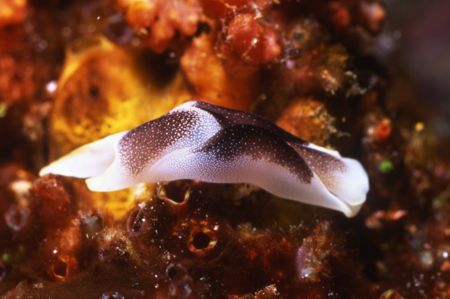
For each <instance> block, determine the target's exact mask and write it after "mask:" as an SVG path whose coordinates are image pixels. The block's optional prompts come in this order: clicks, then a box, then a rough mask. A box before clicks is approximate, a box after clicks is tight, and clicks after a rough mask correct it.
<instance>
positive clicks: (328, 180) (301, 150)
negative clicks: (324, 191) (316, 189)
mask: <svg viewBox="0 0 450 299" xmlns="http://www.w3.org/2000/svg"><path fill="white" fill-rule="evenodd" d="M293 148H294V149H295V150H296V151H297V153H298V154H299V155H300V156H301V157H302V158H303V159H304V160H305V161H306V162H307V163H308V165H309V167H310V168H311V170H312V171H314V172H315V173H316V174H317V176H318V177H319V178H320V180H321V181H322V182H323V183H324V184H325V186H326V187H327V188H329V187H332V186H333V185H334V184H335V183H336V180H335V178H336V176H337V175H338V174H339V173H343V172H344V170H345V165H344V163H343V162H342V161H340V160H339V159H338V158H336V157H333V156H331V155H329V154H327V153H323V152H320V151H317V150H314V149H311V148H308V147H305V146H298V145H293Z"/></svg>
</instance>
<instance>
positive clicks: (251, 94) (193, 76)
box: [181, 35, 258, 110]
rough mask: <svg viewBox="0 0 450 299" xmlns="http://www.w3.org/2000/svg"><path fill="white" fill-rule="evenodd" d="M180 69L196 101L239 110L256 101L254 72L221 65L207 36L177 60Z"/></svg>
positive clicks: (229, 65) (255, 76) (195, 41)
mask: <svg viewBox="0 0 450 299" xmlns="http://www.w3.org/2000/svg"><path fill="white" fill-rule="evenodd" d="M181 67H182V69H183V71H184V73H185V75H186V77H187V79H188V81H189V82H190V83H191V84H192V86H193V88H194V90H195V95H196V96H197V97H200V98H205V99H208V100H209V101H211V102H213V103H216V104H220V105H222V106H226V107H230V108H240V109H243V110H248V109H249V108H250V103H251V102H252V101H253V100H254V98H255V97H256V94H257V93H256V92H257V83H258V76H257V71H258V69H257V68H254V67H251V66H243V65H239V64H233V63H226V62H224V61H222V60H221V59H220V58H219V57H217V56H216V53H215V51H214V47H213V42H212V40H211V38H209V37H208V36H207V35H201V36H200V37H198V38H196V39H195V40H194V41H193V43H192V45H191V47H190V48H188V49H187V50H186V52H185V54H184V55H183V57H182V58H181Z"/></svg>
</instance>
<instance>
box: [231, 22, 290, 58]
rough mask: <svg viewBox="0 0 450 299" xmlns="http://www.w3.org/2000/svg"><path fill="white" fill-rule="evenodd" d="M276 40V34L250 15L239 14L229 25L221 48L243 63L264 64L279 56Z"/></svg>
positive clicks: (279, 47) (279, 49)
mask: <svg viewBox="0 0 450 299" xmlns="http://www.w3.org/2000/svg"><path fill="white" fill-rule="evenodd" d="M277 39H278V38H277V35H276V33H275V32H274V31H273V30H272V29H270V28H268V27H266V26H263V24H261V23H260V22H258V21H257V19H256V18H255V17H254V16H253V15H252V14H240V15H237V16H236V17H235V18H233V19H232V21H231V22H230V23H229V25H228V28H227V32H226V38H225V41H224V42H223V48H224V51H225V52H229V53H230V55H231V56H234V57H236V58H238V59H240V60H241V61H243V62H244V63H249V64H254V65H259V64H266V63H268V62H271V61H274V60H275V59H276V58H277V57H278V56H279V55H280V54H281V46H280V44H279V43H278V41H277Z"/></svg>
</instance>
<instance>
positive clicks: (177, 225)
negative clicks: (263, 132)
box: [0, 0, 450, 299]
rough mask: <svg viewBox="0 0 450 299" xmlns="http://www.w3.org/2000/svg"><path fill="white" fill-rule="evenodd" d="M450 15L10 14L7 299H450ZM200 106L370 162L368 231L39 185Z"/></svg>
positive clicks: (1, 225)
mask: <svg viewBox="0 0 450 299" xmlns="http://www.w3.org/2000/svg"><path fill="white" fill-rule="evenodd" d="M449 12H450V9H449V4H448V3H447V1H445V0H434V1H426V2H424V1H407V0H391V1H386V2H385V3H382V2H380V1H375V0H329V1H316V0H303V1H294V0H273V1H270V0H249V1H245V0H171V1H164V0H117V1H114V0H96V1H88V0H70V1H63V0H45V1H38V0H29V1H26V0H0V132H1V135H0V136H1V140H0V296H1V297H2V298H103V299H106V298H384V299H387V298H450V279H449V277H450V187H449V186H450V168H449V167H450V155H449V154H448V153H449V152H450V142H449V140H450V137H449V136H450V129H449V128H450V121H449V119H450V101H449V99H450V90H449V86H450V84H448V83H449V79H448V78H450V76H449V74H448V72H449V70H450V67H449V63H450V57H449V55H450V54H449V53H450V51H449V49H450V41H449V34H448V28H449V20H450V18H449ZM192 98H196V99H202V100H206V101H209V102H211V103H215V104H220V105H223V106H227V107H231V108H236V109H241V110H245V111H253V112H255V113H258V114H260V115H263V116H265V117H267V118H269V119H271V120H272V121H274V122H276V123H277V124H278V125H279V126H280V127H282V128H283V129H285V130H288V131H289V132H291V133H292V134H294V135H296V136H298V137H300V138H303V139H305V140H307V141H311V142H313V143H316V144H319V145H321V146H326V147H330V148H335V149H337V150H339V151H340V152H341V153H343V155H345V156H351V157H354V158H356V159H358V160H360V161H361V162H362V163H363V164H364V166H365V168H366V169H367V171H368V173H369V176H370V182H371V191H370V193H369V197H368V200H367V203H366V204H365V205H364V207H363V209H362V210H361V212H360V214H359V215H358V216H357V217H355V218H353V219H346V218H345V217H344V216H342V215H340V214H338V213H335V212H332V211H327V210H324V209H321V208H316V207H311V206H306V205H302V204H299V203H293V202H289V201H285V200H281V199H279V198H276V197H274V196H272V195H270V194H268V193H266V192H264V191H262V190H259V189H257V188H255V187H254V186H248V185H218V184H205V183H201V182H196V181H178V182H172V183H169V184H166V183H161V184H154V185H152V184H147V185H145V184H144V185H139V186H136V187H135V188H132V189H130V190H126V191H121V192H112V193H106V194H99V193H91V192H89V191H88V190H87V189H86V187H85V186H84V184H83V182H80V181H79V180H75V179H68V178H62V177H57V176H45V177H42V178H38V177H37V173H38V171H39V169H40V168H41V167H42V166H44V165H45V164H47V163H48V162H49V161H52V160H53V159H55V158H56V157H59V156H61V155H63V154H65V153H67V152H69V151H70V150H72V149H74V148H76V147H77V146H80V145H82V144H85V143H87V142H90V141H93V140H96V139H99V138H100V137H103V136H106V135H108V134H112V133H115V132H118V131H121V130H126V129H130V128H132V127H135V126H137V125H139V124H141V123H143V122H145V121H148V120H150V119H153V118H156V117H158V116H160V115H163V114H164V113H166V112H167V111H168V110H170V109H171V108H173V107H174V106H176V105H177V104H180V103H182V102H184V101H186V100H189V99H192Z"/></svg>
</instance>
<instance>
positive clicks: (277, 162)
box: [40, 101, 369, 217]
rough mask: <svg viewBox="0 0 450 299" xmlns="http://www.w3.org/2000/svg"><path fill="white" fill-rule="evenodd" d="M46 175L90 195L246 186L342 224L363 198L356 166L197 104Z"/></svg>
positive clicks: (254, 121)
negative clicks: (193, 183)
mask: <svg viewBox="0 0 450 299" xmlns="http://www.w3.org/2000/svg"><path fill="white" fill-rule="evenodd" d="M47 173H54V174H60V175H66V176H74V177H79V178H88V179H87V180H86V182H87V185H88V187H89V188H90V189H91V190H93V191H113V190H119V189H123V188H127V187H130V186H133V185H136V184H138V183H142V182H158V181H171V180H179V179H194V180H201V181H205V182H213V183H249V184H254V185H256V186H259V187H261V188H263V189H265V190H267V191H268V192H271V193H273V194H275V195H278V196H280V197H283V198H287V199H291V200H295V201H299V202H304V203H308V204H312V205H316V206H321V207H326V208H330V209H334V210H338V211H341V212H342V213H344V214H345V215H346V216H348V217H351V216H354V215H355V214H356V213H357V212H358V211H359V209H360V207H361V205H362V204H363V203H364V201H365V199H366V194H367V192H368V190H369V183H368V177H367V174H366V172H365V171H364V169H363V167H362V166H361V164H360V163H359V162H358V161H356V160H353V159H349V158H343V157H341V156H340V155H339V153H338V152H336V151H332V150H328V149H325V148H322V147H319V146H316V145H313V144H310V143H307V142H305V141H303V140H301V139H298V138H297V137H295V136H293V135H291V134H289V133H287V132H286V131H283V130H282V129H280V128H279V127H277V126H276V125H274V124H273V123H271V122H270V121H268V120H266V119H264V118H262V117H260V116H258V115H256V114H252V113H246V112H242V111H237V110H231V109H226V108H223V107H219V106H215V105H212V104H208V103H204V102H196V101H190V102H187V103H185V104H183V105H181V106H178V107H177V108H175V109H173V110H172V111H170V112H169V113H167V114H166V115H164V116H162V117H161V118H158V119H155V120H153V121H149V122H147V123H145V124H143V125H141V126H139V127H137V128H135V129H133V130H131V131H128V132H121V133H118V134H114V135H111V136H109V137H106V138H104V139H101V140H99V141H96V142H93V143H91V144H88V145H85V146H83V147H81V148H79V149H77V150H75V151H74V152H72V153H70V154H68V155H67V156H64V157H62V158H61V159H59V160H57V161H55V162H53V163H51V164H50V165H49V166H47V167H45V168H43V169H42V171H41V173H40V174H41V175H45V174H47Z"/></svg>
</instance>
